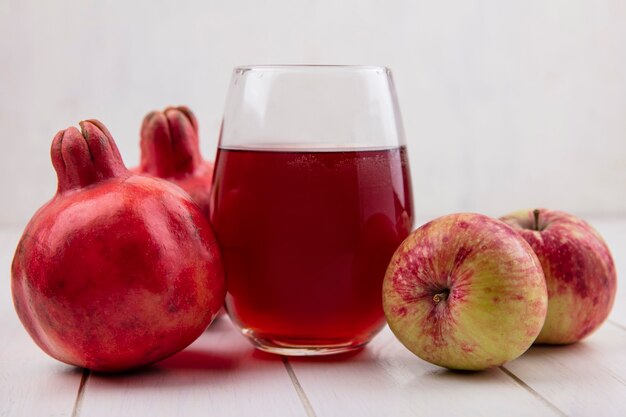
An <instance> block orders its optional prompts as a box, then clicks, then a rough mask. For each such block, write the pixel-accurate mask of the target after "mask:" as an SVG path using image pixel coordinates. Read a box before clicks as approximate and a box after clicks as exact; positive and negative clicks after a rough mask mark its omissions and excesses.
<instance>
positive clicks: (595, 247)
mask: <svg viewBox="0 0 626 417" xmlns="http://www.w3.org/2000/svg"><path fill="white" fill-rule="evenodd" d="M534 217H535V215H534V213H533V210H524V211H519V212H516V213H512V214H509V215H507V216H504V217H502V218H501V220H502V221H504V222H505V223H507V224H509V225H511V226H512V227H513V228H514V229H515V230H516V231H517V232H518V233H519V234H520V235H521V236H522V237H523V238H524V239H526V241H527V242H528V243H529V244H530V246H531V247H532V248H533V250H534V251H535V253H536V254H537V257H538V258H539V261H540V262H541V266H542V267H543V272H544V274H545V277H546V284H547V286H548V315H547V317H546V322H545V324H544V326H543V329H542V330H541V333H539V337H537V341H536V343H546V344H566V343H573V342H576V341H578V340H580V339H582V338H584V337H586V336H588V335H589V334H591V333H592V332H593V331H594V330H595V329H597V328H598V327H600V325H601V324H602V323H603V322H604V320H605V319H606V318H607V316H608V315H609V312H610V311H611V308H612V307H613V301H614V300H615V293H616V291H617V275H616V271H615V264H614V262H613V258H612V256H611V252H610V251H609V248H608V247H607V245H606V243H605V242H604V240H603V239H602V237H601V236H600V235H599V234H598V232H596V231H595V230H594V229H593V228H592V227H591V226H590V225H589V224H588V223H587V222H585V221H584V220H582V219H580V218H578V217H576V216H573V215H571V214H568V213H565V212H562V211H556V210H547V209H538V224H537V227H536V226H535V219H534ZM535 229H539V230H535Z"/></svg>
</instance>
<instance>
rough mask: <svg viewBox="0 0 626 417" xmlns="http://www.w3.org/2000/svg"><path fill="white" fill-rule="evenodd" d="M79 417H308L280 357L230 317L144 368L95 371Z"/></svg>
mask: <svg viewBox="0 0 626 417" xmlns="http://www.w3.org/2000/svg"><path fill="white" fill-rule="evenodd" d="M78 415H79V416H89V417H97V416H106V417H109V416H111V415H145V416H168V417H173V416H186V417H189V416H196V415H197V416H200V415H211V416H244V415H260V416H265V415H267V416H272V415H274V416H306V411H305V408H304V407H303V404H302V403H301V401H300V399H299V397H298V393H297V392H296V389H295V388H294V385H293V383H292V381H291V378H290V376H289V374H288V372H287V370H286V368H285V365H284V364H283V361H282V360H281V358H280V357H279V356H274V355H270V354H266V353H263V352H258V351H256V350H254V348H253V347H252V345H250V344H249V343H248V342H247V341H246V340H245V339H244V338H243V336H241V335H240V334H239V332H238V331H237V330H236V329H235V328H234V327H233V326H232V324H231V323H230V321H229V320H228V319H227V318H225V317H224V318H221V319H219V320H218V321H217V322H216V323H214V324H213V325H212V326H211V327H210V328H209V330H207V331H206V332H205V333H204V334H203V335H202V336H201V337H200V339H198V340H197V341H196V342H194V343H193V344H192V345H191V346H190V347H189V348H187V349H186V350H185V351H183V352H181V353H179V354H177V355H174V356H172V357H171V358H169V359H166V360H164V361H162V362H161V363H159V364H156V365H154V366H152V367H150V368H148V369H146V370H143V371H137V372H134V373H128V374H124V375H114V376H110V375H109V376H107V375H96V374H92V375H91V376H90V377H89V379H88V381H87V384H86V385H85V389H84V394H83V398H82V403H81V405H80V407H79V410H78Z"/></svg>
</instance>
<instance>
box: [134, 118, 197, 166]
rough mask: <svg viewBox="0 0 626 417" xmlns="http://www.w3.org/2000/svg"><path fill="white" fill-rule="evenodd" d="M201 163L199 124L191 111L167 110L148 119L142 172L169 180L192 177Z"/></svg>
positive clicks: (145, 127)
mask: <svg viewBox="0 0 626 417" xmlns="http://www.w3.org/2000/svg"><path fill="white" fill-rule="evenodd" d="M201 163H202V156H201V155H200V147H199V142H198V122H197V120H196V117H195V116H194V114H193V112H192V111H191V110H190V109H189V108H188V107H185V106H179V107H167V108H166V109H165V110H164V111H162V112H161V111H153V112H150V113H148V114H147V115H146V117H145V118H144V119H143V124H142V126H141V163H140V165H139V169H140V171H142V172H146V173H149V174H150V175H154V176H157V177H161V178H169V177H175V176H180V175H185V174H189V173H192V172H194V171H195V170H196V168H197V167H198V166H199V165H200V164H201Z"/></svg>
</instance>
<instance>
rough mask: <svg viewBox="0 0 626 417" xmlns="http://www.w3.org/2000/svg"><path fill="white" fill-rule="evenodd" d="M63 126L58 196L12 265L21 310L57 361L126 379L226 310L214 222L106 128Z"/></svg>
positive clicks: (57, 157) (35, 221) (58, 143)
mask: <svg viewBox="0 0 626 417" xmlns="http://www.w3.org/2000/svg"><path fill="white" fill-rule="evenodd" d="M80 126H81V130H82V134H81V132H79V131H78V129H76V128H74V127H70V128H68V129H66V130H63V131H60V132H59V133H58V134H57V135H56V136H55V138H54V140H53V142H52V148H51V156H52V163H53V165H54V168H55V170H56V173H57V176H58V190H57V193H56V195H55V196H54V197H53V198H52V199H51V200H50V201H49V202H48V203H46V204H45V205H44V206H43V207H41V208H40V209H39V210H38V211H37V212H36V213H35V215H34V216H33V218H32V219H31V221H30V222H29V223H28V225H27V226H26V229H25V231H24V234H23V236H22V238H21V240H20V242H19V243H18V246H17V250H16V252H15V256H14V258H13V264H12V271H11V272H12V282H11V285H12V292H13V302H14V304H15V309H16V311H17V314H18V316H19V318H20V319H21V321H22V323H23V324H24V326H25V328H26V330H27V331H28V333H29V334H30V335H31V336H32V338H33V339H34V341H35V342H36V343H37V344H38V345H39V347H41V348H42V349H43V350H44V351H45V352H46V353H48V354H49V355H50V356H52V357H54V358H56V359H58V360H60V361H63V362H66V363H68V364H73V365H77V366H81V367H85V368H89V369H92V370H96V371H105V372H115V371H122V370H126V369H130V368H135V367H139V366H143V365H146V364H149V363H152V362H155V361H158V360H160V359H163V358H164V357H166V356H169V355H172V354H173V353H175V352H178V351H180V350H182V349H183V348H185V347H186V346H187V345H189V344H190V343H191V342H192V341H194V340H195V339H196V338H197V337H198V336H199V335H200V334H201V333H202V332H203V330H204V329H205V328H206V327H207V326H208V325H209V324H210V322H211V321H212V320H213V318H214V317H215V315H216V314H217V312H218V311H219V309H220V308H221V306H222V304H223V301H224V296H225V285H224V274H223V268H222V263H221V257H220V254H219V251H218V247H217V244H216V241H215V238H214V235H213V232H212V230H211V227H210V225H209V223H208V222H207V220H206V219H205V218H204V216H203V214H202V213H201V211H200V210H199V208H198V206H197V205H196V204H195V203H194V202H193V201H192V200H191V199H190V198H189V196H188V195H187V194H185V193H184V192H183V191H182V190H181V189H180V188H179V187H177V186H175V185H173V184H170V183H169V182H167V181H164V180H160V179H157V178H150V177H147V176H141V175H135V174H133V173H131V172H130V171H128V170H127V169H126V167H125V166H124V163H123V162H122V158H121V157H120V154H119V151H118V149H117V146H116V145H115V142H114V141H113V138H112V137H111V134H110V133H109V132H108V130H107V129H106V127H105V126H104V125H103V124H102V123H100V122H98V121H96V120H88V121H84V122H81V123H80Z"/></svg>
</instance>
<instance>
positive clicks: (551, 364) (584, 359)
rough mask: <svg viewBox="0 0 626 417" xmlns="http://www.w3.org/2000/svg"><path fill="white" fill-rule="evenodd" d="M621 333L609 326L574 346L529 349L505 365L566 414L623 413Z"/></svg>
mask: <svg viewBox="0 0 626 417" xmlns="http://www.w3.org/2000/svg"><path fill="white" fill-rule="evenodd" d="M625 352H626V331H624V330H623V329H621V328H618V327H617V326H614V325H612V324H610V323H607V324H605V325H604V326H602V327H601V328H600V329H599V330H598V331H597V332H596V333H594V334H592V335H591V336H590V337H589V338H587V339H585V340H584V341H581V342H579V343H576V344H573V345H568V346H537V347H532V348H531V349H530V350H529V351H528V352H526V353H525V354H524V355H523V356H521V357H520V358H519V359H517V360H515V361H513V362H511V363H509V364H507V365H505V367H506V368H507V369H508V370H510V371H511V372H512V373H514V374H515V375H516V376H517V377H518V378H519V379H520V380H522V381H523V382H524V383H525V384H527V385H528V386H529V387H530V388H532V389H533V390H534V391H536V392H537V393H538V394H539V395H541V396H542V397H544V398H546V399H547V400H548V401H550V402H551V403H553V404H555V405H556V406H557V407H558V408H559V409H561V410H563V411H564V412H565V413H566V414H568V415H571V416H589V415H596V416H603V417H604V416H625V415H626V354H625Z"/></svg>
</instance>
